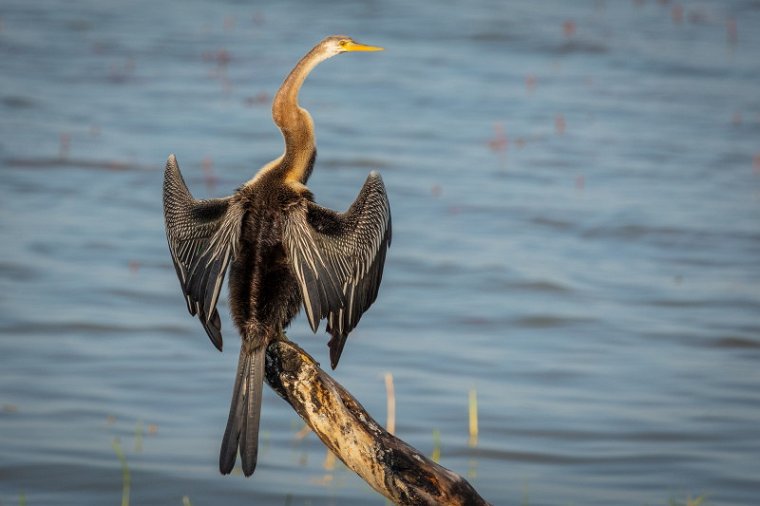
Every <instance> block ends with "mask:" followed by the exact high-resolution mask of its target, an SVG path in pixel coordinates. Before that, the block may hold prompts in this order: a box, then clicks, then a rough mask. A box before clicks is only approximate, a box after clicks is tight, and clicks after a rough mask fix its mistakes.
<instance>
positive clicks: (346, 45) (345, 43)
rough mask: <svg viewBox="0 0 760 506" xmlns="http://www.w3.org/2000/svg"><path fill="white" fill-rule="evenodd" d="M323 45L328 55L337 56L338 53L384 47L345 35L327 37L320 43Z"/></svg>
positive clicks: (373, 49) (379, 49)
mask: <svg viewBox="0 0 760 506" xmlns="http://www.w3.org/2000/svg"><path fill="white" fill-rule="evenodd" d="M319 45H320V46H322V50H323V51H324V52H325V53H326V55H327V57H328V58H329V57H331V56H335V55H336V54H340V53H346V52H349V51H382V50H383V48H382V47H378V46H368V45H366V44H359V43H358V42H356V41H355V40H354V39H352V38H351V37H347V36H345V35H331V36H329V37H326V38H325V39H324V40H322V42H321V43H320V44H319Z"/></svg>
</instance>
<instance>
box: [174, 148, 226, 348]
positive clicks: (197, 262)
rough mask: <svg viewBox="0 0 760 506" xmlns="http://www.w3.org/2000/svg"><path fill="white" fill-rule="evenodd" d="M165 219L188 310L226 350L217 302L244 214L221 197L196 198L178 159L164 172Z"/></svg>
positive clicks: (211, 337)
mask: <svg viewBox="0 0 760 506" xmlns="http://www.w3.org/2000/svg"><path fill="white" fill-rule="evenodd" d="M164 219H165V221H166V238H167V240H168V241H169V251H170V252H171V255H172V261H173V262H174V268H175V269H176V270H177V277H178V278H179V283H180V285H181V286H182V293H183V294H184V295H185V301H186V302H187V309H188V311H190V314H191V315H196V314H197V315H198V319H199V320H200V321H201V324H202V325H203V328H204V329H206V333H207V334H208V336H209V338H210V339H211V342H212V343H213V344H214V346H216V348H217V349H218V350H219V351H221V350H222V332H221V330H222V323H221V320H220V319H219V313H218V312H217V310H216V302H217V300H218V299H219V292H220V291H221V288H222V283H223V281H224V274H225V272H226V270H227V266H228V265H229V262H230V258H231V257H232V255H233V254H234V251H233V250H234V247H235V245H236V244H237V240H238V235H239V230H240V219H241V213H240V212H238V210H237V208H236V206H235V205H234V204H233V203H232V202H231V197H227V198H223V199H209V200H195V199H193V196H192V195H191V194H190V191H189V190H188V189H187V185H185V181H184V179H182V174H181V173H180V171H179V165H178V164H177V160H176V158H175V157H174V155H170V156H169V159H168V160H167V161H166V171H165V172H164Z"/></svg>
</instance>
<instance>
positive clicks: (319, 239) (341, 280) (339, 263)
mask: <svg viewBox="0 0 760 506" xmlns="http://www.w3.org/2000/svg"><path fill="white" fill-rule="evenodd" d="M285 242H286V243H287V249H288V252H289V254H290V255H289V256H290V260H291V264H292V267H293V271H294V273H295V275H296V278H297V279H298V282H299V284H300V286H301V292H302V294H303V299H304V308H305V309H306V316H307V317H308V319H309V324H310V325H311V328H312V330H313V331H315V332H316V331H317V327H318V326H319V321H320V320H321V319H322V318H325V317H326V318H327V331H328V332H329V333H330V334H331V335H332V338H331V339H330V342H329V343H328V344H329V346H330V365H331V366H332V368H333V369H335V367H336V366H337V365H338V361H339V360H340V355H341V353H342V352H343V346H344V345H345V343H346V337H347V336H348V333H349V332H351V330H353V328H354V327H356V324H357V323H359V319H360V318H361V317H362V314H363V313H364V312H365V311H366V310H367V309H368V308H369V307H370V306H371V305H372V303H373V302H374V301H375V298H376V297H377V292H378V289H379V288H380V281H381V279H382V276H383V265H384V264H385V254H386V252H387V250H388V247H389V246H390V244H391V208H390V204H389V203H388V196H387V194H386V191H385V186H384V185H383V180H382V178H381V177H380V175H379V174H378V173H377V172H374V171H373V172H371V173H370V175H369V176H368V177H367V180H366V181H365V182H364V186H363V187H362V189H361V191H360V192H359V195H358V196H357V197H356V200H355V201H354V203H353V204H352V205H351V207H350V208H349V209H348V211H346V212H345V213H336V212H335V211H331V210H330V209H326V208H324V207H321V206H318V205H317V204H315V203H313V202H311V201H304V202H303V203H302V204H300V205H298V206H295V207H294V209H293V210H292V211H291V212H290V214H289V215H288V219H287V220H286V226H285Z"/></svg>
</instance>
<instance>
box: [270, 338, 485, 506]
mask: <svg viewBox="0 0 760 506" xmlns="http://www.w3.org/2000/svg"><path fill="white" fill-rule="evenodd" d="M266 380H267V383H269V386H271V387H272V388H273V389H274V391H275V392H277V394H278V395H279V396H280V397H282V398H283V399H285V400H286V401H287V402H288V403H289V404H290V405H291V406H292V407H293V409H294V410H295V411H296V412H297V413H298V414H299V415H300V416H301V418H303V420H304V421H305V422H306V423H307V424H308V425H309V427H311V429H312V430H313V431H314V433H315V434H316V435H317V436H318V437H319V439H321V440H322V442H323V443H324V444H325V445H326V446H327V447H328V448H329V449H330V450H331V451H332V452H333V453H334V454H335V455H336V456H337V457H338V458H339V459H340V460H342V461H343V463H344V464H346V466H347V467H348V468H349V469H351V470H353V471H354V472H355V473H356V474H358V475H359V476H360V477H361V478H362V479H364V481H366V482H367V483H368V484H369V485H370V486H371V487H372V488H374V489H375V490H376V491H378V492H379V493H381V494H382V495H384V496H385V497H387V498H388V499H390V500H391V501H393V502H394V503H396V504H401V505H420V504H429V505H443V504H446V505H448V504H451V505H487V504H488V503H487V502H486V501H485V500H483V498H481V497H480V495H478V493H477V492H476V491H475V489H474V488H473V487H472V485H470V484H469V483H468V482H467V480H465V479H464V478H462V477H461V476H459V475H458V474H456V473H454V472H452V471H450V470H448V469H446V468H445V467H443V466H440V465H438V464H436V463H435V462H433V461H432V460H430V459H428V458H427V457H425V456H424V455H422V454H421V453H420V452H418V451H417V450H415V449H414V448H412V447H411V446H409V445H408V444H406V443H405V442H404V441H402V440H401V439H399V438H397V437H395V436H393V435H392V434H390V433H388V432H387V431H386V430H385V429H383V428H382V427H381V426H380V425H379V424H378V423H377V422H376V421H375V420H374V419H373V418H372V417H371V416H370V415H369V414H368V413H367V411H366V410H365V409H364V408H363V407H362V405H361V404H359V402H358V401H357V400H356V399H355V398H354V397H353V396H352V395H351V394H350V393H349V392H348V391H347V390H346V389H345V388H343V387H342V386H341V385H340V384H339V383H338V382H337V381H335V380H334V379H333V378H332V377H330V376H329V375H328V374H327V373H326V372H324V371H323V370H322V369H321V368H320V367H319V364H318V363H317V362H316V361H315V360H314V359H313V358H312V357H311V356H310V355H309V354H308V353H306V352H305V351H304V350H302V349H301V348H300V347H298V346H297V345H295V344H294V343H292V342H291V341H287V340H281V341H275V342H272V343H271V344H270V345H269V347H268V348H267V352H266Z"/></svg>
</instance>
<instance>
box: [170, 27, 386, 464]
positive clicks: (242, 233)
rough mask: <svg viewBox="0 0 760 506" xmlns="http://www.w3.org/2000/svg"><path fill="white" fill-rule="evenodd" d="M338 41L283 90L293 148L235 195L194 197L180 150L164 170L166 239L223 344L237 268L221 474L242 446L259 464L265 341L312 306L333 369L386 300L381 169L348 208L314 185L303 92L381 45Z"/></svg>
mask: <svg viewBox="0 0 760 506" xmlns="http://www.w3.org/2000/svg"><path fill="white" fill-rule="evenodd" d="M378 49H380V48H375V47H372V46H364V45H361V44H357V43H356V42H354V41H352V40H351V39H349V38H348V37H343V36H332V37H327V38H326V39H324V40H323V41H322V42H320V43H319V44H318V45H317V46H315V47H314V49H312V50H311V51H310V52H309V53H308V54H307V55H306V56H305V57H304V58H303V59H301V61H299V63H298V64H297V65H296V67H295V68H294V69H293V71H292V72H291V73H290V75H289V76H288V77H287V78H286V79H285V82H284V83H283V84H282V86H281V87H280V90H279V91H278V93H277V96H276V97H275V99H274V103H273V106H272V117H273V119H274V121H275V123H276V124H277V126H278V127H279V128H280V130H281V131H282V133H283V137H284V139H285V152H284V153H283V155H282V156H280V157H279V158H277V159H276V160H274V161H272V162H270V163H268V164H267V165H265V166H264V167H263V168H262V169H261V170H260V171H259V172H258V173H257V174H256V176H255V177H254V178H253V179H251V180H250V181H248V182H246V183H245V184H244V185H242V186H241V187H240V188H239V189H238V190H237V191H236V192H235V193H234V194H233V195H231V196H229V197H226V198H222V199H209V200H195V199H193V197H192V195H191V194H190V192H189V190H188V189H187V186H186V185H185V182H184V180H183V179H182V175H181V173H180V170H179V165H178V164H177V160H176V159H175V157H174V155H171V156H169V160H168V161H167V163H166V172H165V174H164V216H165V219H166V235H167V238H168V241H169V250H170V252H171V255H172V260H173V262H174V266H175V268H176V270H177V276H178V277H179V280H180V285H181V287H182V291H183V294H184V295H185V299H186V303H187V308H188V310H189V311H190V314H192V315H197V316H198V318H199V319H200V321H201V324H202V325H203V327H204V329H205V330H206V333H207V334H208V336H209V338H210V339H211V342H212V343H213V344H214V346H216V348H217V349H219V350H221V349H222V333H221V321H220V318H219V313H218V312H217V310H216V303H217V300H218V298H219V294H220V291H221V288H222V284H223V281H224V276H225V273H226V272H227V271H228V270H229V293H230V311H231V313H232V320H233V322H234V323H235V325H236V326H237V328H238V330H239V332H240V335H241V338H242V346H241V349H240V359H239V362H238V370H237V375H236V376H235V386H234V388H233V394H232V403H231V406H230V414H229V418H228V421H227V428H226V430H225V433H224V438H223V440H222V448H221V452H220V456H219V468H220V470H221V472H222V473H223V474H228V473H229V472H230V471H231V470H232V468H233V466H234V464H235V459H236V455H237V452H238V449H239V450H240V455H241V460H242V465H243V473H244V474H245V475H246V476H250V475H251V474H252V473H253V471H254V469H255V467H256V455H257V449H258V428H259V412H260V407H261V394H262V388H263V378H264V352H265V350H266V346H267V345H268V344H269V343H270V342H271V341H272V340H275V339H279V338H280V337H281V336H282V335H283V330H284V329H285V328H286V327H287V326H288V324H289V323H290V321H291V320H292V319H293V317H294V316H295V315H296V314H297V313H298V311H299V309H300V307H301V305H303V306H304V309H305V310H306V315H307V317H308V320H309V324H310V325H311V328H312V330H314V331H315V332H316V330H317V328H318V325H319V322H320V320H322V319H327V331H328V332H329V333H330V334H331V339H330V341H329V343H328V344H329V346H330V364H331V366H332V367H333V368H335V367H336V366H337V365H338V361H339V360H340V356H341V353H342V351H343V346H344V345H345V341H346V337H347V336H348V334H349V332H351V330H353V328H354V327H355V326H356V324H357V323H358V322H359V319H360V318H361V316H362V314H363V313H364V312H365V311H366V310H367V309H368V308H369V306H370V305H371V304H372V303H373V302H374V300H375V298H376V297H377V292H378V289H379V286H380V281H381V278H382V274H383V264H384V262H385V254H386V251H387V249H388V247H389V246H390V242H391V215H390V206H389V204H388V198H387V195H386V192H385V187H384V185H383V181H382V179H381V178H380V175H379V174H377V173H375V172H372V173H370V175H369V176H368V177H367V180H366V181H365V183H364V186H363V187H362V189H361V191H360V192H359V195H358V196H357V198H356V200H355V201H354V203H353V204H352V205H351V207H350V208H349V209H348V210H347V211H346V212H345V213H336V212H335V211H332V210H330V209H326V208H324V207H321V206H319V205H317V204H316V203H314V199H313V196H312V194H311V192H310V191H309V189H308V188H307V187H306V186H305V184H306V182H307V180H308V178H309V175H310V174H311V171H312V168H313V165H314V160H315V158H316V145H315V142H314V133H313V124H312V120H311V116H310V115H309V113H308V112H307V111H306V110H305V109H302V108H301V107H299V105H298V90H299V89H300V87H301V85H302V84H303V81H304V79H305V78H306V76H307V75H308V73H309V72H310V71H311V70H312V69H313V68H314V67H315V66H316V65H317V64H318V63H319V62H321V61H323V60H325V59H327V58H330V57H331V56H334V55H335V54H339V53H341V52H345V51H372V50H378Z"/></svg>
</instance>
